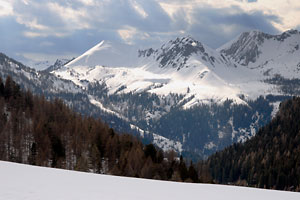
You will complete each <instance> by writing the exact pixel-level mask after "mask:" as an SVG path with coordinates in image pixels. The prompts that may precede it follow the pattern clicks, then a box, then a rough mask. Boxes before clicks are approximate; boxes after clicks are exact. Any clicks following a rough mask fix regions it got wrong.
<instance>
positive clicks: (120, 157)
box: [0, 77, 207, 182]
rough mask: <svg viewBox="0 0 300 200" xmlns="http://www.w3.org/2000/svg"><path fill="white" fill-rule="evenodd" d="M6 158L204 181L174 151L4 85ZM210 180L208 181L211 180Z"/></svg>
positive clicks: (0, 121) (0, 92)
mask: <svg viewBox="0 0 300 200" xmlns="http://www.w3.org/2000/svg"><path fill="white" fill-rule="evenodd" d="M0 159H1V160H6V161H13V162H18V163H25V164H32V165H38V166H46V167H55V168H63V169H70V170H78V171H86V172H94V173H105V174H113V175H121V176H129V177H141V178H149V179H161V180H173V181H188V182H199V177H198V174H197V170H196V166H194V165H193V164H192V163H189V165H188V166H187V165H186V163H185V161H184V160H183V158H182V157H180V159H177V156H176V153H175V152H173V151H170V152H165V153H164V152H162V151H161V150H159V149H157V148H156V147H155V146H154V145H152V144H148V145H143V144H142V143H141V142H140V141H139V140H138V139H137V138H135V137H133V136H131V135H129V134H118V133H116V132H115V131H114V130H113V129H112V128H109V127H108V126H107V125H106V124H105V123H103V122H102V121H101V119H94V118H92V117H84V116H81V115H80V114H77V113H75V112H73V111H71V110H70V109H69V108H68V107H67V106H66V105H65V104H64V103H63V102H62V101H61V100H58V99H56V100H54V101H52V102H49V101H47V100H46V99H45V97H43V96H34V95H32V94H31V92H30V91H26V92H22V91H21V90H20V87H19V86H18V85H17V84H16V83H15V82H14V81H13V80H12V79H11V78H10V77H7V79H6V81H5V83H4V82H3V81H2V80H0ZM205 178H207V177H205Z"/></svg>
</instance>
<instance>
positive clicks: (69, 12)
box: [47, 2, 90, 29]
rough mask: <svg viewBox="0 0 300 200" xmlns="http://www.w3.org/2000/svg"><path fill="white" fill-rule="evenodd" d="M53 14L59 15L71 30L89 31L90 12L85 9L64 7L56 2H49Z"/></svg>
mask: <svg viewBox="0 0 300 200" xmlns="http://www.w3.org/2000/svg"><path fill="white" fill-rule="evenodd" d="M47 6H48V7H49V9H50V11H51V12H55V13H57V14H58V15H59V16H60V18H61V20H62V21H63V22H64V23H65V25H66V26H67V27H69V28H70V29H88V28H90V25H89V24H88V23H86V22H85V21H86V19H87V18H88V11H87V10H85V9H84V8H81V9H73V8H72V7H69V6H62V5H60V4H58V3H56V2H49V3H48V4H47Z"/></svg>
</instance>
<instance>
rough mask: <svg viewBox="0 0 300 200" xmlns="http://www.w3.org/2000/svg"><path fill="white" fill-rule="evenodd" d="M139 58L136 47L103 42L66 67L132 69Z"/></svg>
mask: <svg viewBox="0 0 300 200" xmlns="http://www.w3.org/2000/svg"><path fill="white" fill-rule="evenodd" d="M137 58H138V51H137V48H136V47H135V46H131V45H128V44H122V43H114V42H110V41H104V40H103V41H101V42H100V43H98V44H97V45H95V46H94V47H92V48H91V49H89V50H87V51H86V52H85V53H83V54H82V55H81V56H79V57H77V58H76V59H74V60H73V61H72V62H70V63H68V64H67V65H66V66H67V67H73V66H89V67H94V66H97V65H101V66H108V67H124V66H126V67H132V66H135V65H136V64H137Z"/></svg>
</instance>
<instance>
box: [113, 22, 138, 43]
mask: <svg viewBox="0 0 300 200" xmlns="http://www.w3.org/2000/svg"><path fill="white" fill-rule="evenodd" d="M118 33H119V35H120V37H121V38H122V39H123V40H124V41H125V42H126V43H128V44H132V39H133V37H134V36H135V35H136V34H137V30H136V28H134V27H130V26H127V27H125V28H123V29H119V30H118Z"/></svg>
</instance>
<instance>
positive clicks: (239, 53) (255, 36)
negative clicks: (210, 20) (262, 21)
mask: <svg viewBox="0 0 300 200" xmlns="http://www.w3.org/2000/svg"><path fill="white" fill-rule="evenodd" d="M294 35H298V36H299V35H300V33H299V31H297V30H289V31H286V32H284V33H282V34H280V35H271V34H267V33H263V32H261V31H257V30H253V31H249V32H244V33H242V34H241V35H240V36H239V37H237V39H235V40H233V41H231V42H229V43H227V44H225V45H224V46H223V47H221V48H220V49H219V51H220V52H221V53H222V54H224V55H226V56H227V57H228V58H230V59H232V60H234V61H235V62H238V63H239V64H241V65H244V66H248V65H249V63H255V62H256V61H257V59H258V57H259V56H260V54H262V53H263V52H262V50H261V47H262V46H263V45H264V44H265V42H266V41H269V43H270V42H272V43H274V44H277V46H278V45H282V44H283V42H285V41H286V39H288V38H290V37H292V36H294ZM274 47H275V46H274Z"/></svg>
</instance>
